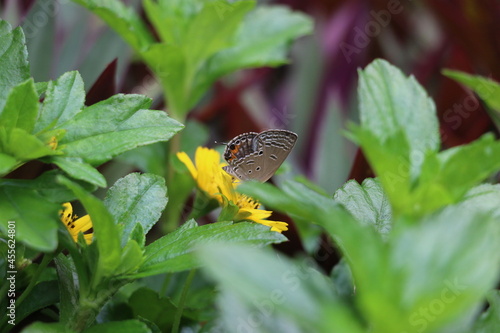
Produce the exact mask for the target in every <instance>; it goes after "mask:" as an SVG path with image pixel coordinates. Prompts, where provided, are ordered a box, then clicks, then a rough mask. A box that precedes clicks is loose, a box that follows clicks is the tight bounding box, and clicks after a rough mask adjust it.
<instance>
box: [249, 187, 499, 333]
mask: <svg viewBox="0 0 500 333" xmlns="http://www.w3.org/2000/svg"><path fill="white" fill-rule="evenodd" d="M284 184H285V185H286V186H284V187H285V191H280V190H278V189H275V190H272V191H269V189H268V188H269V187H270V186H266V184H255V183H253V184H248V183H247V184H243V185H241V186H240V188H243V189H244V192H245V193H247V194H250V195H252V196H253V197H256V198H257V199H259V200H260V201H261V202H263V203H264V204H265V205H270V206H271V207H278V208H280V210H281V211H283V212H286V213H292V214H297V215H299V216H300V217H301V218H305V219H306V218H311V219H312V220H314V221H317V222H318V223H319V224H320V225H322V226H323V227H324V228H325V229H326V231H327V232H328V233H329V234H330V236H331V237H332V238H333V239H334V240H335V242H336V243H337V245H338V246H339V247H340V248H341V249H342V251H343V252H344V255H345V257H346V259H347V260H348V262H349V265H350V268H351V271H352V273H353V276H354V280H355V285H356V295H357V299H358V304H359V306H360V311H361V314H362V316H363V317H364V318H365V320H366V321H367V322H368V323H369V324H370V327H371V329H372V330H373V331H377V332H401V331H413V330H420V331H423V330H429V331H437V330H438V329H441V328H444V327H448V328H451V331H453V329H452V328H453V327H454V326H453V325H454V324H455V325H456V324H457V323H458V324H460V325H469V324H470V319H471V317H470V316H469V314H470V313H472V312H474V311H475V310H476V309H477V308H478V307H479V306H480V305H481V302H482V299H483V297H484V295H485V293H486V292H487V290H490V289H491V288H493V287H494V285H495V283H496V281H497V276H498V274H499V273H500V272H499V267H498V265H496V264H495V263H496V262H498V261H499V260H500V225H499V224H498V216H500V208H499V207H500V201H499V200H500V199H499V198H500V187H499V186H491V185H489V186H484V185H483V186H481V187H479V188H477V189H475V190H473V191H470V192H469V193H468V194H467V196H466V200H465V201H463V202H462V203H459V204H457V205H454V206H448V207H446V208H444V209H442V210H440V211H438V212H437V213H435V214H433V215H427V216H425V217H424V218H422V219H421V220H418V221H413V223H411V224H409V223H408V221H406V220H405V219H404V218H402V217H401V218H398V219H397V220H396V221H395V223H394V226H395V229H394V230H393V231H392V232H391V233H390V234H389V235H388V239H387V241H386V242H383V241H382V240H381V238H380V237H379V236H378V235H377V234H376V233H375V231H374V230H373V228H369V227H367V226H366V225H364V226H363V224H362V223H361V222H358V221H356V220H354V219H352V218H350V216H348V215H343V214H342V212H341V211H338V210H337V209H336V208H335V205H333V204H332V203H328V202H324V201H323V202H321V200H320V199H321V197H320V196H318V195H317V194H316V193H315V192H313V191H311V190H310V189H307V188H305V187H300V186H298V185H297V184H294V183H291V182H290V183H284ZM479 203H481V204H479ZM306 205H307V206H308V207H307V208H306V207H305V206H306ZM300 206H304V207H300ZM325 210H326V211H325ZM323 211H325V212H324V213H323ZM436 302H439V304H437V303H436ZM436 304H437V305H436ZM436 306H439V309H440V310H439V311H438V312H435V311H434V312H435V313H433V314H432V315H433V317H432V318H433V320H432V321H430V320H429V319H428V318H426V317H425V314H426V313H428V312H429V311H431V310H429V308H430V307H436ZM432 309H435V308H432ZM426 311H427V312H426ZM450 323H452V324H450ZM464 327H466V326H464Z"/></svg>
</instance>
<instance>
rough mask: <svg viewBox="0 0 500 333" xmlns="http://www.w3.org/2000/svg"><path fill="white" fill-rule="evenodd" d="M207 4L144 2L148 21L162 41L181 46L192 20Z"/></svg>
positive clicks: (194, 0)
mask: <svg viewBox="0 0 500 333" xmlns="http://www.w3.org/2000/svg"><path fill="white" fill-rule="evenodd" d="M205 2H206V1H205V0H190V1H183V0H171V1H156V0H144V2H143V5H144V10H145V12H146V14H147V16H148V19H149V20H150V21H151V22H152V23H153V25H154V27H155V29H156V30H157V31H158V34H159V35H160V37H161V40H162V41H163V42H165V43H167V44H174V45H179V44H181V43H182V41H183V40H184V36H185V34H186V31H187V29H188V28H189V23H190V18H191V17H193V16H194V15H196V14H197V13H198V12H199V11H200V10H201V8H203V6H204V4H205ZM217 3H225V2H223V1H218V2H217ZM226 4H227V3H226ZM227 5H228V6H229V7H231V6H230V5H229V4H227Z"/></svg>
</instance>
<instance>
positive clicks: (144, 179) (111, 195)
mask: <svg viewBox="0 0 500 333" xmlns="http://www.w3.org/2000/svg"><path fill="white" fill-rule="evenodd" d="M167 202H168V198H167V187H166V186H165V180H164V179H163V178H162V177H160V176H156V175H153V174H139V173H131V174H129V175H127V176H125V177H123V178H121V179H119V180H118V181H117V182H116V183H115V184H114V185H113V186H112V187H111V188H110V189H109V191H108V193H107V194H106V198H105V199H104V204H105V205H106V207H107V208H108V210H109V212H110V213H111V215H113V217H114V219H115V221H116V223H118V224H120V225H121V226H123V229H122V230H123V231H122V237H121V244H122V246H123V245H125V244H126V243H127V242H128V240H129V239H130V235H131V233H132V230H133V229H135V228H136V224H137V223H139V224H140V225H141V226H142V230H143V232H144V234H146V233H147V232H148V231H149V230H150V229H151V227H152V226H153V225H154V224H155V223H156V222H157V221H158V220H159V218H160V216H161V213H162V211H163V210H164V209H165V206H166V205H167Z"/></svg>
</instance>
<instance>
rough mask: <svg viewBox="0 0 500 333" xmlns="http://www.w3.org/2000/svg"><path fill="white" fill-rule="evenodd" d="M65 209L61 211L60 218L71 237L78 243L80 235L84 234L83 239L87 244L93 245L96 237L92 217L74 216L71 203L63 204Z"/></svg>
mask: <svg viewBox="0 0 500 333" xmlns="http://www.w3.org/2000/svg"><path fill="white" fill-rule="evenodd" d="M62 206H63V209H61V210H60V211H59V216H60V218H61V222H62V223H64V225H65V226H66V229H68V231H69V233H70V235H71V237H72V238H73V240H74V241H75V242H76V241H78V234H79V233H80V232H81V233H83V238H84V239H85V242H86V243H87V244H90V243H92V237H93V236H94V234H93V230H92V220H91V219H90V216H89V215H88V214H87V215H84V216H82V217H80V218H78V216H76V214H75V215H73V206H71V204H70V203H69V202H66V203H63V204H62Z"/></svg>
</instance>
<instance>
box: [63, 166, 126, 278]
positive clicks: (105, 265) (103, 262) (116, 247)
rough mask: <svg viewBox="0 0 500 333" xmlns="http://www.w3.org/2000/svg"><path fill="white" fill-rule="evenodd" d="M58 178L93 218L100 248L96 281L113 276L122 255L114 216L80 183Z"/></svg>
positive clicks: (95, 234) (95, 238) (95, 240)
mask: <svg viewBox="0 0 500 333" xmlns="http://www.w3.org/2000/svg"><path fill="white" fill-rule="evenodd" d="M57 179H58V181H59V182H60V183H61V184H63V185H65V186H66V187H67V188H69V189H70V190H71V191H73V193H74V194H75V195H76V197H77V198H78V199H79V200H80V201H81V203H82V204H83V207H84V208H85V210H86V211H87V213H88V214H89V215H90V218H91V219H92V226H93V230H94V242H97V248H98V249H99V261H98V263H97V265H96V266H97V272H96V276H97V277H96V278H95V283H98V282H99V280H100V279H101V278H103V277H107V276H113V275H114V273H115V269H116V268H117V267H118V266H119V264H120V258H121V255H122V251H121V247H120V236H119V231H118V227H117V226H116V225H115V223H114V221H113V216H112V215H111V214H110V213H109V212H108V210H107V209H106V207H105V206H104V204H103V203H102V202H101V201H100V200H99V199H97V198H96V197H94V196H92V195H91V194H89V193H87V192H86V191H85V190H84V189H83V188H82V187H81V186H80V185H78V184H76V183H74V182H72V181H70V180H69V179H67V178H64V177H62V176H61V177H58V178H57Z"/></svg>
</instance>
